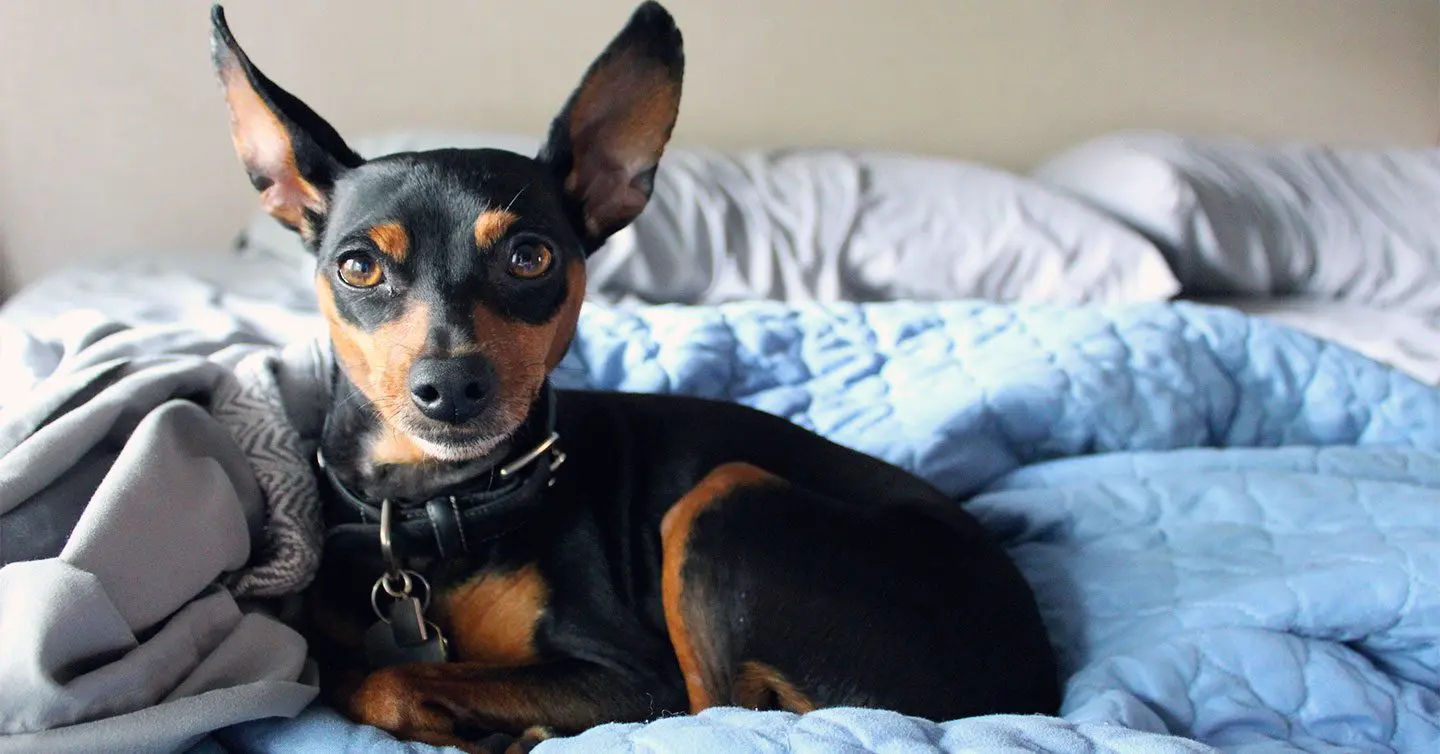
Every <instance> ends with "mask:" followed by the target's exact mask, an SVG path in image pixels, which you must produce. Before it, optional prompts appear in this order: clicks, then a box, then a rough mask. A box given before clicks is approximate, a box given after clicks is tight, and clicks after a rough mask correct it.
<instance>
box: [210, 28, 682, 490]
mask: <svg viewBox="0 0 1440 754" xmlns="http://www.w3.org/2000/svg"><path fill="white" fill-rule="evenodd" d="M212 21H213V26H214V30H213V40H212V44H213V52H214V61H215V67H216V70H217V72H218V73H219V76H220V80H221V82H222V83H223V85H224V91H225V98H226V100H227V102H228V103H229V106H230V114H231V132H232V136H233V137H234V141H235V148H236V150H237V151H238V152H239V154H240V159H241V161H242V162H243V163H244V166H245V170H246V172H247V173H248V174H249V176H250V180H251V183H253V184H254V186H255V188H256V189H257V190H258V191H259V192H260V198H261V203H262V205H263V206H264V207H265V209H266V210H268V211H269V213H270V214H271V215H273V216H274V217H275V218H276V219H277V220H278V221H280V222H281V223H283V224H284V225H286V226H287V227H289V228H291V229H293V230H294V231H295V232H296V233H298V234H299V235H300V237H301V239H302V240H303V241H304V243H305V245H306V246H307V247H308V248H309V249H310V250H311V251H312V252H314V253H315V255H316V257H317V260H318V266H317V272H316V275H315V289H316V293H317V295H318V296H319V303H320V308H321V311H322V312H323V313H324V314H325V317H326V319H327V320H328V322H329V328H330V336H331V339H332V341H333V346H334V352H335V354H336V357H337V362H338V364H339V366H340V368H341V369H342V370H343V373H344V375H345V376H346V378H347V379H348V382H349V383H350V386H349V387H353V389H354V390H355V391H358V393H359V394H360V395H359V396H355V397H356V398H357V399H358V400H363V401H364V402H366V403H367V404H368V406H369V407H370V408H371V409H373V416H374V417H375V418H376V419H377V421H378V426H377V427H376V432H374V433H373V436H371V437H370V438H368V440H365V441H367V442H369V443H370V445H371V447H370V448H369V451H370V458H371V459H372V461H373V462H375V463H380V464H384V463H406V462H414V461H420V460H427V459H434V460H448V461H464V460H469V459H473V458H478V457H482V456H484V455H485V454H487V453H489V452H490V451H491V450H492V449H493V448H494V447H495V446H496V445H497V444H499V443H500V442H501V441H502V440H503V439H504V438H505V437H507V436H508V435H509V434H510V433H512V432H514V431H515V429H516V428H517V427H519V426H520V425H521V423H522V422H523V420H524V419H525V416H526V414H527V413H528V410H529V408H530V406H531V405H532V403H533V401H534V400H535V398H536V396H537V394H538V392H539V390H540V389H541V386H542V384H543V381H544V379H545V377H546V375H547V374H548V373H549V372H550V370H552V369H553V368H554V367H555V366H556V364H558V363H559V361H560V359H561V358H562V357H563V355H564V354H565V351H566V349H567V348H568V346H569V344H570V340H571V338H572V337H573V336H574V332H575V324H576V319H577V317H578V315H579V309H580V303H581V301H582V300H583V297H584V292H585V260H586V257H587V256H588V255H589V254H590V253H592V252H594V251H595V250H596V249H598V248H599V247H600V246H601V244H602V243H604V241H605V239H606V238H607V237H609V236H610V235H611V234H613V233H614V232H615V231H617V230H620V229H621V228H623V227H625V226H626V225H628V224H629V223H630V222H631V221H632V220H634V219H635V217H636V216H637V215H639V214H640V211H641V210H642V209H644V207H645V204H646V202H647V201H648V200H649V198H650V193H651V188H652V185H653V180H654V174H655V168H656V165H657V163H658V161H659V159H660V155H661V153H662V152H663V151H664V148H665V144H666V142H667V141H668V140H669V138H670V133H671V130H672V129H673V128H674V125H675V119H676V116H677V114H678V111H679V106H680V85H681V78H682V74H683V69H684V56H683V52H682V46H681V38H680V32H679V30H678V29H677V28H676V27H675V23H674V21H673V20H672V19H671V17H670V15H669V13H667V12H666V11H665V9H664V8H662V7H661V6H660V5H659V4H657V3H654V2H646V3H645V4H643V5H641V6H640V7H639V8H638V9H637V10H636V11H635V13H634V15H633V16H631V18H630V20H629V22H628V24H627V25H626V26H625V28H624V29H623V30H622V31H621V32H620V33H619V35H617V36H616V37H615V39H614V40H613V41H611V43H610V45H609V46H608V47H607V48H606V49H605V51H604V52H603V53H602V54H601V55H600V57H599V58H598V59H596V61H595V62H594V63H593V64H592V65H591V66H590V68H589V70H588V71H586V73H585V75H584V77H583V79H582V80H581V82H580V85H579V86H578V87H577V88H576V89H575V92H574V93H573V94H572V95H571V96H570V99H569V101H568V102H567V103H566V104H565V105H564V107H563V108H562V109H561V111H560V114H559V116H558V117H556V118H555V120H554V122H553V124H552V125H551V128H550V133H549V137H548V140H547V142H546V143H545V145H544V147H543V148H542V149H541V150H540V153H539V154H538V155H537V156H535V157H527V156H522V155H519V154H515V153H512V152H505V151H500V150H485V149H481V150H458V149H449V150H438V151H431V152H417V153H406V154H399V155H392V156H387V157H382V158H378V159H373V160H368V161H367V160H364V159H362V158H361V157H360V156H359V155H357V154H356V153H355V152H354V151H353V150H351V149H350V147H348V146H346V144H345V142H344V140H343V139H341V137H340V135H339V134H338V133H337V132H336V131H335V129H334V128H332V127H331V126H330V125H329V124H328V123H326V122H325V121H324V120H323V119H322V118H320V116H318V115H316V114H315V112H314V111H312V110H311V109H310V108H309V107H307V106H306V105H305V104H304V103H303V102H301V101H300V100H299V99H297V98H295V97H294V96H292V95H290V94H289V93H287V92H286V91H285V90H283V89H281V88H280V87H279V86H277V85H275V84H274V83H273V82H272V81H270V79H268V78H266V76H265V75H264V74H262V73H261V72H260V70H259V69H257V68H256V67H255V66H254V64H253V63H251V61H250V59H249V58H248V57H247V56H246V55H245V52H244V51H243V50H241V48H240V46H239V44H237V43H236V41H235V38H234V36H233V35H232V34H231V33H230V30H229V28H228V26H227V24H226V22H225V15H224V12H223V11H222V10H221V8H220V7H219V6H216V7H215V8H214V10H213V11H212ZM356 441H357V442H360V441H362V440H361V438H356Z"/></svg>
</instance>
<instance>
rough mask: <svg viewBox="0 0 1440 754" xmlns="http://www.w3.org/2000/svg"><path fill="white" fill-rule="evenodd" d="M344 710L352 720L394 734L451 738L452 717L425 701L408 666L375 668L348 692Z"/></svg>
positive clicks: (425, 738)
mask: <svg viewBox="0 0 1440 754" xmlns="http://www.w3.org/2000/svg"><path fill="white" fill-rule="evenodd" d="M345 711H346V713H347V714H348V715H349V717H350V719H351V720H354V721H355V722H357V723H361V724H363V725H373V726H375V727H376V728H379V729H381V730H383V731H386V732H387V733H390V734H392V735H394V736H395V737H397V738H408V739H412V740H416V741H424V742H426V743H433V742H435V741H437V740H444V741H446V742H447V743H450V742H452V741H454V740H455V739H454V731H455V721H454V720H453V719H451V718H450V717H449V716H448V715H445V714H443V713H442V712H441V711H440V710H439V709H438V708H437V707H436V706H434V705H429V704H425V699H424V697H423V696H422V692H421V690H420V689H419V688H417V685H416V684H415V683H413V682H412V679H411V677H410V674H409V673H408V672H407V666H405V665H396V666H392V667H388V668H383V669H381V670H377V671H375V672H373V673H371V674H369V675H367V676H365V680H364V681H362V682H361V683H360V686H359V688H357V689H355V692H354V693H353V694H351V695H350V698H349V700H348V701H347V702H346V705H345Z"/></svg>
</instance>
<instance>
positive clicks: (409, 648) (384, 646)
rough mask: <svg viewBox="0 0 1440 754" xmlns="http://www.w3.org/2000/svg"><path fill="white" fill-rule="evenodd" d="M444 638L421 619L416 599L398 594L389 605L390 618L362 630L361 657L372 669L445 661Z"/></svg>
mask: <svg viewBox="0 0 1440 754" xmlns="http://www.w3.org/2000/svg"><path fill="white" fill-rule="evenodd" d="M448 654H449V651H448V646H447V644H446V641H445V637H444V636H441V635H440V629H438V628H436V626H435V624H433V623H430V622H428V621H426V620H425V614H424V613H423V612H421V606H420V600H417V599H415V598H414V597H411V596H408V595H407V596H405V597H401V598H400V599H398V600H396V601H395V603H394V604H392V605H391V606H390V620H389V622H386V621H376V622H375V625H373V626H371V627H370V628H369V630H367V631H366V632H365V658H366V660H368V661H369V663H370V666H371V667H372V668H383V667H386V666H388V665H400V664H403V663H407V662H445V661H446V659H448Z"/></svg>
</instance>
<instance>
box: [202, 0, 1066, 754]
mask: <svg viewBox="0 0 1440 754" xmlns="http://www.w3.org/2000/svg"><path fill="white" fill-rule="evenodd" d="M212 26H213V37H212V41H213V57H214V64H215V68H216V71H217V73H218V76H219V79H220V82H221V85H222V89H223V92H224V95H225V99H226V101H227V103H228V106H229V112H230V116H231V117H230V122H231V135H232V137H233V140H234V143H235V147H236V150H237V151H238V153H239V156H240V159H241V162H242V164H243V165H244V167H245V170H246V172H247V173H248V175H249V177H250V180H251V182H252V184H253V185H254V187H255V189H257V190H258V192H259V195H260V201H261V204H262V205H263V206H264V207H265V209H267V210H268V211H269V213H270V214H271V215H273V216H274V217H275V219H276V220H278V221H279V222H280V223H282V224H284V225H285V226H287V227H288V228H290V229H292V230H293V231H295V232H296V233H297V234H299V237H300V238H301V240H302V241H303V242H304V244H305V246H306V247H307V248H308V249H309V250H310V251H312V252H313V253H314V254H315V256H316V260H317V266H316V270H317V272H316V275H315V279H314V283H315V291H316V294H317V299H318V303H319V308H320V311H321V313H322V314H323V315H324V317H325V319H326V321H327V325H328V332H329V337H330V341H331V342H330V345H331V349H332V353H333V355H334V361H335V364H336V367H335V369H334V370H333V375H332V388H333V390H332V393H333V402H332V404H331V405H330V406H329V407H328V414H327V418H326V421H325V426H324V430H323V433H322V436H321V439H320V452H319V453H318V460H317V468H318V470H319V471H320V473H321V474H322V478H323V480H325V482H326V483H325V485H324V486H325V489H326V494H325V496H324V497H325V502H324V505H323V508H324V511H323V516H324V523H325V527H326V539H325V549H324V553H323V556H322V561H321V562H322V565H321V567H320V570H319V573H318V574H317V576H316V577H315V579H314V581H313V583H312V584H311V585H310V586H309V588H308V589H307V590H306V593H305V595H304V598H303V601H304V604H305V608H304V610H303V613H304V618H303V621H302V624H303V631H304V633H305V634H306V636H307V638H308V640H309V641H310V645H311V652H312V655H313V656H314V657H315V659H316V661H317V663H318V666H319V668H320V670H321V678H322V681H321V687H322V693H323V695H324V698H325V699H327V700H328V701H329V702H330V703H332V704H333V705H335V706H336V707H337V708H338V709H339V710H341V711H343V712H344V713H345V714H347V715H348V716H349V717H351V718H352V719H354V720H355V721H358V722H361V723H367V724H370V725H374V726H378V727H380V728H382V729H384V730H386V731H389V732H391V733H393V734H394V735H396V736H397V737H400V738H405V739H410V740H415V741H421V742H425V743H429V744H436V745H454V746H459V747H461V748H463V749H466V750H470V751H499V750H506V749H507V748H508V747H514V748H513V749H511V750H514V751H525V750H528V749H529V748H530V747H531V746H533V745H535V744H536V743H537V742H538V741H540V740H543V739H545V738H546V737H549V736H553V735H568V734H574V733H578V732H580V731H583V730H585V729H586V728H589V727H591V726H594V725H597V724H600V723H606V722H614V721H647V720H652V719H655V718H657V717H661V716H665V715H673V714H685V713H698V712H700V711H701V710H704V709H706V708H709V707H714V706H730V705H736V706H741V707H747V708H752V709H781V710H788V711H792V712H796V713H804V712H808V711H810V710H814V709H818V708H823V707H835V706H862V707H876V708H885V709H891V710H897V711H900V712H903V713H906V714H910V715H916V716H921V717H925V718H930V719H935V720H948V719H955V718H962V717H967V716H974V715H984V714H989V713H1042V714H1053V713H1054V712H1055V710H1056V708H1057V706H1058V703H1059V702H1058V700H1059V689H1058V680H1057V670H1056V661H1055V657H1054V653H1053V649H1052V647H1051V645H1050V642H1049V640H1048V637H1047V634H1046V631H1045V628H1044V625H1043V623H1042V621H1041V616H1040V611H1039V608H1038V607H1037V604H1036V601H1035V598H1034V595H1033V593H1032V591H1031V589H1030V587H1029V586H1028V584H1027V583H1026V581H1025V580H1024V579H1023V578H1022V576H1021V574H1020V572H1019V570H1018V569H1017V568H1016V566H1015V565H1014V563H1013V562H1012V561H1011V560H1010V559H1009V558H1008V556H1007V555H1006V553H1005V552H1004V550H1003V549H1002V548H1001V547H1000V546H999V544H998V543H997V542H996V541H994V540H993V539H992V538H991V537H990V536H989V535H988V533H987V532H986V531H985V530H984V529H983V528H982V527H981V526H980V525H979V523H978V522H977V521H976V520H975V519H973V518H972V517H971V516H970V515H969V514H968V513H967V512H965V510H964V509H963V508H962V507H961V506H960V505H959V504H957V503H956V502H955V501H953V500H950V499H948V498H947V497H946V496H945V495H943V494H942V493H940V492H939V491H938V490H936V489H935V488H934V487H932V486H930V485H929V484H927V483H926V482H924V481H922V480H921V479H919V478H917V477H915V476H913V475H911V474H909V473H907V472H905V471H902V470H901V469H899V468H896V467H894V466H892V465H889V464H887V463H884V462H882V461H880V460H878V459H875V458H872V457H870V456H868V455H864V454H862V453H859V452H856V451H853V450H850V449H847V448H845V447H842V446H840V445H838V444H835V443H832V442H830V441H828V440H826V439H823V438H821V437H819V436H818V435H815V434H812V433H810V432H808V431H806V430H804V429H802V428H800V427H798V426H796V425H794V424H792V423H790V422H787V421H785V420H784V419H781V418H779V417H776V416H773V415H770V414H767V413H764V412H761V411H758V410H753V409H749V408H745V407H742V406H739V405H734V404H730V403H724V402H718V401H707V400H701V399H696V398H682V397H674V396H656V395H636V394H617V393H601V392H587V391H564V392H562V391H559V390H557V389H555V388H552V387H551V384H550V379H549V375H550V373H551V371H552V370H554V369H555V368H556V366H557V365H558V364H559V363H560V361H561V358H562V357H563V356H564V354H565V353H566V350H567V348H568V347H569V346H570V343H571V340H572V339H573V337H574V335H575V330H576V322H577V319H578V316H579V311H580V306H581V301H582V300H583V298H584V294H585V282H586V278H585V270H586V262H587V259H588V258H589V256H590V255H591V254H593V253H595V252H597V251H598V250H600V249H601V247H602V245H603V244H604V243H605V241H606V239H607V238H608V237H610V236H611V235H612V234H613V233H615V232H616V231H618V230H620V229H622V228H624V227H626V226H627V225H628V224H630V222H631V221H633V220H634V219H635V218H636V216H637V215H639V214H640V212H641V211H642V210H643V209H644V208H645V205H646V203H647V201H648V200H649V198H650V194H651V191H652V187H653V182H654V177H655V171H656V167H657V165H658V164H659V161H660V157H661V154H662V152H663V151H664V149H665V146H666V143H667V142H668V141H669V139H670V135H671V132H672V130H673V128H674V126H675V121H676V118H677V116H678V113H679V107H680V90H681V82H682V79H683V72H684V53H683V46H682V41H681V35H680V31H679V29H678V28H677V26H676V25H675V22H674V20H673V19H672V18H671V16H670V14H669V13H668V12H667V11H666V10H665V9H664V8H662V7H661V6H660V5H659V4H657V3H654V2H646V3H644V4H643V5H640V6H639V7H638V8H637V9H636V10H635V11H634V13H633V15H632V16H631V17H630V18H629V20H628V22H627V23H626V25H625V26H624V28H623V29H622V30H621V31H620V32H619V34H618V35H617V36H615V37H614V38H613V40H612V41H611V42H610V43H609V45H608V46H607V47H606V48H605V50H604V51H603V52H602V53H601V55H600V56H599V57H598V58H597V59H596V60H595V61H594V62H593V63H592V64H591V65H590V67H589V68H588V69H587V70H586V72H585V73H584V76H583V77H582V79H581V81H580V83H579V85H578V87H577V88H576V89H575V91H574V93H573V94H572V95H571V96H570V97H569V99H568V101H567V102H565V103H564V106H563V108H562V109H561V111H560V113H559V115H558V116H557V117H556V118H555V120H554V121H553V123H552V124H551V126H550V130H549V135H548V139H547V140H546V142H545V144H544V146H543V148H541V150H540V151H539V153H538V154H537V155H536V156H534V157H529V156H524V155H520V154H516V153H513V152H506V151H500V150H492V149H474V150H460V149H441V150H436V151H427V152H412V153H403V154H394V155H389V156H385V157H379V158H376V159H370V160H366V159H362V158H361V157H360V156H359V155H357V154H356V153H355V152H354V151H352V150H351V149H350V147H348V146H347V145H346V144H345V142H344V141H343V140H342V139H341V137H340V135H339V134H338V133H337V132H336V130H335V129H334V128H332V127H331V126H330V125H329V124H328V123H326V122H325V121H324V120H323V119H321V118H320V117H319V116H318V115H316V114H315V112H314V111H312V110H311V109H310V108H309V107H308V106H306V105H305V104H304V103H302V102H301V101H300V100H299V99H297V98H296V97H294V96H292V95H291V94H289V93H288V92H286V91H285V90H284V89H282V88H280V87H279V86H277V85H276V84H275V83H274V82H272V81H271V80H270V79H268V78H267V77H266V76H265V75H264V74H262V73H261V72H260V70H259V69H258V68H256V67H255V65H254V64H253V63H252V62H251V61H250V59H249V58H248V57H247V56H246V54H245V52H244V51H243V50H242V49H241V48H240V46H239V45H238V44H237V42H236V41H235V38H234V36H233V35H232V34H231V32H230V30H229V27H228V25H227V23H226V19H225V15H224V11H223V9H222V8H220V7H219V6H218V5H217V6H215V7H214V8H213V10H212ZM458 96H463V95H458Z"/></svg>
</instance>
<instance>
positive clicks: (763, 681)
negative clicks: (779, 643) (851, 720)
mask: <svg viewBox="0 0 1440 754" xmlns="http://www.w3.org/2000/svg"><path fill="white" fill-rule="evenodd" d="M731 696H732V697H733V699H734V703H735V704H738V705H739V706H741V707H747V708H749V709H772V708H777V709H782V710H785V711H786V712H794V713H795V714H797V715H803V714H805V713H807V712H814V711H815V709H816V706H815V702H814V701H812V700H811V699H810V697H808V696H806V695H805V694H804V693H803V692H801V691H800V689H798V688H796V687H795V684H793V683H791V682H790V679H788V678H786V677H785V674H784V673H781V672H780V671H779V670H776V669H775V668H773V667H770V666H769V665H766V664H765V663H763V662H755V661H754V660H747V661H746V662H742V663H740V669H739V671H738V672H737V673H736V675H735V687H734V690H733V691H732V692H731Z"/></svg>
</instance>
